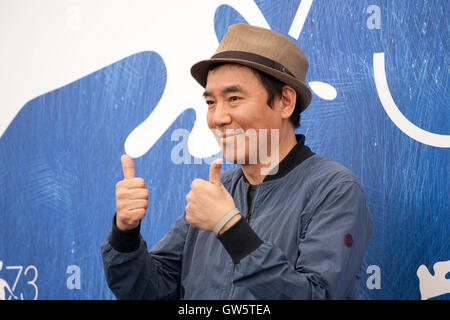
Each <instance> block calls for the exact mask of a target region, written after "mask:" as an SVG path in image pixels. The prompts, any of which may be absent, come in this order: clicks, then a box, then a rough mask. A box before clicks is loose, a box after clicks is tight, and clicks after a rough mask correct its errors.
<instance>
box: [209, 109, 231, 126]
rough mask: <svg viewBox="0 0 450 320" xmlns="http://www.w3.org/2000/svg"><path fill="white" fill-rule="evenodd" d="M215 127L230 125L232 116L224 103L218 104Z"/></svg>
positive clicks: (215, 112) (215, 113)
mask: <svg viewBox="0 0 450 320" xmlns="http://www.w3.org/2000/svg"><path fill="white" fill-rule="evenodd" d="M213 122H214V125H215V126H217V127H220V126H223V125H227V124H230V122H231V116H230V113H229V112H228V108H227V107H226V106H225V105H224V104H223V103H217V105H216V108H215V110H214V115H213Z"/></svg>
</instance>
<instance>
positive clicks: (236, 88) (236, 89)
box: [203, 84, 247, 98]
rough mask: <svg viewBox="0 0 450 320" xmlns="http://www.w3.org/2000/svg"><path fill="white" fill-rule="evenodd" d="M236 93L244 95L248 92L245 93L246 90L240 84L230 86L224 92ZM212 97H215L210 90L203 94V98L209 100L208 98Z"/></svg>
mask: <svg viewBox="0 0 450 320" xmlns="http://www.w3.org/2000/svg"><path fill="white" fill-rule="evenodd" d="M235 92H241V93H244V94H245V93H247V91H245V90H244V88H242V87H241V86H240V85H238V84H234V85H231V86H228V87H226V88H225V89H223V90H222V94H228V93H235ZM211 96H213V94H212V93H211V92H209V91H208V90H205V92H203V98H207V97H211Z"/></svg>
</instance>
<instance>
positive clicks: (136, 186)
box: [116, 154, 149, 230]
mask: <svg viewBox="0 0 450 320" xmlns="http://www.w3.org/2000/svg"><path fill="white" fill-rule="evenodd" d="M120 160H121V161H122V169H123V176H124V179H123V180H121V181H119V182H117V184H116V225H117V227H118V228H119V229H120V230H131V229H134V228H136V227H137V226H138V225H139V222H140V221H141V219H142V218H144V217H145V213H146V211H147V207H148V196H149V192H148V190H147V187H146V185H145V181H144V179H142V178H136V177H135V173H134V163H133V159H131V158H130V157H129V156H128V155H125V154H124V155H123V156H122V157H121V158H120Z"/></svg>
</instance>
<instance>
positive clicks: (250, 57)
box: [211, 51, 295, 78]
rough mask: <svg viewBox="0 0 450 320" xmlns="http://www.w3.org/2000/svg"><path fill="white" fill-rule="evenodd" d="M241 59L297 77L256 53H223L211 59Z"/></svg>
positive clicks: (278, 64)
mask: <svg viewBox="0 0 450 320" xmlns="http://www.w3.org/2000/svg"><path fill="white" fill-rule="evenodd" d="M219 58H220V59H223V58H225V59H239V60H247V61H250V62H255V63H259V64H262V65H263V66H266V67H269V68H272V69H275V70H278V71H281V72H283V73H286V74H288V75H290V76H292V77H294V78H295V76H294V75H293V74H292V73H291V72H290V71H289V70H288V69H287V68H286V67H285V66H283V65H282V64H281V63H278V62H276V61H274V60H272V59H269V58H266V57H263V56H260V55H259V54H256V53H251V52H245V51H222V52H219V53H217V54H215V55H213V56H212V57H211V59H219Z"/></svg>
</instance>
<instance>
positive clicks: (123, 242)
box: [109, 215, 141, 252]
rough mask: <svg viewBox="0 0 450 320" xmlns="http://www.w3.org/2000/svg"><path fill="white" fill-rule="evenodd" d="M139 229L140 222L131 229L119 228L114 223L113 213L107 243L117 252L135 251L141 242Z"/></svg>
mask: <svg viewBox="0 0 450 320" xmlns="http://www.w3.org/2000/svg"><path fill="white" fill-rule="evenodd" d="M140 231H141V224H139V225H138V226H137V227H136V228H134V229H131V230H120V229H119V228H118V227H117V224H116V215H114V218H113V225H112V231H111V234H110V237H109V243H110V244H111V247H113V248H114V249H115V250H117V251H119V252H132V251H136V250H137V249H138V248H139V245H140V243H141V233H140Z"/></svg>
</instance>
